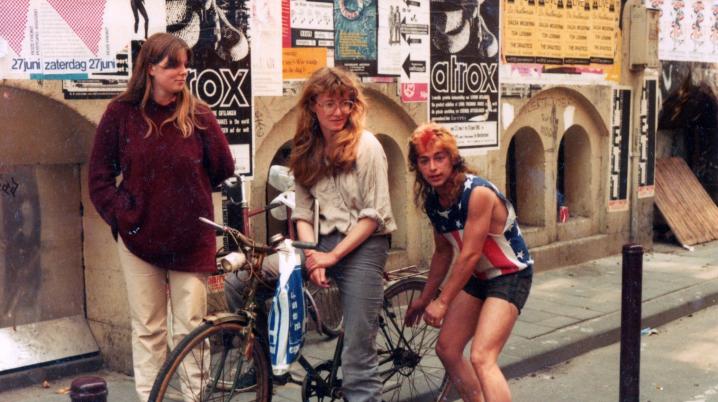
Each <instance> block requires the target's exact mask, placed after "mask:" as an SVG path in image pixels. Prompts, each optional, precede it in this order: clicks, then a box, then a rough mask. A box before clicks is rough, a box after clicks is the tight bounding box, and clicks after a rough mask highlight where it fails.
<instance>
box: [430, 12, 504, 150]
mask: <svg viewBox="0 0 718 402" xmlns="http://www.w3.org/2000/svg"><path fill="white" fill-rule="evenodd" d="M431 7H432V8H431V14H432V15H431V44H432V48H431V93H430V99H429V118H430V119H431V120H433V121H435V122H437V123H441V124H443V125H445V126H447V127H448V128H449V129H450V130H451V131H452V132H453V133H454V134H455V135H456V137H457V142H458V145H459V148H460V149H461V150H462V152H464V153H472V152H473V151H477V150H481V149H489V148H496V147H498V116H499V112H498V111H499V107H498V102H499V90H498V89H499V82H498V81H499V74H498V63H499V40H498V38H499V32H498V22H499V0H485V1H483V2H481V3H479V1H478V0H472V1H466V2H463V3H456V2H454V1H449V0H446V1H433V2H432V3H431Z"/></svg>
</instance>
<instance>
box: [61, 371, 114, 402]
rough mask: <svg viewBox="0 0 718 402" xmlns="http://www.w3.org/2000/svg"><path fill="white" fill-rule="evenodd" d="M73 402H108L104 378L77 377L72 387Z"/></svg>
mask: <svg viewBox="0 0 718 402" xmlns="http://www.w3.org/2000/svg"><path fill="white" fill-rule="evenodd" d="M70 399H71V400H72V402H107V382H105V380H104V379H103V378H102V377H94V376H86V377H77V378H75V379H74V380H72V384H71V385H70Z"/></svg>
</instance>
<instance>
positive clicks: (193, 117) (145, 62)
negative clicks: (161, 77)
mask: <svg viewBox="0 0 718 402" xmlns="http://www.w3.org/2000/svg"><path fill="white" fill-rule="evenodd" d="M182 52H184V53H185V54H186V55H187V60H188V61H189V60H191V59H192V50H191V49H190V48H189V46H187V43H185V41H183V40H182V39H180V38H178V37H176V36H174V35H172V34H168V33H164V32H161V33H156V34H154V35H152V36H150V37H149V38H148V39H147V41H145V43H144V44H143V45H142V48H140V52H139V54H138V55H137V60H136V61H135V66H134V68H133V70H132V78H130V82H129V83H128V84H127V90H125V92H123V93H122V94H120V95H119V96H118V97H117V98H116V100H118V101H122V102H129V103H133V104H135V105H138V106H139V108H140V113H141V114H142V117H143V118H144V119H145V122H147V125H148V128H147V134H146V135H145V137H149V136H150V135H152V133H160V132H161V130H162V127H164V125H165V124H168V123H172V124H174V125H175V127H177V128H178V129H179V130H180V132H181V133H182V136H183V137H185V138H187V137H189V136H190V135H192V133H193V132H194V129H195V127H198V128H203V127H201V126H200V125H199V121H198V119H197V115H198V114H200V112H199V111H198V106H199V105H200V104H202V101H200V100H199V99H197V98H196V97H195V96H194V95H192V93H191V92H190V91H189V89H188V88H187V86H185V87H183V88H182V91H181V92H179V93H178V94H177V100H176V104H177V107H175V111H174V113H172V115H171V116H170V117H168V118H167V119H166V120H165V121H163V122H162V123H161V124H160V126H159V127H157V125H156V124H155V123H154V122H153V121H152V120H151V119H150V118H149V117H148V116H147V113H146V108H147V103H148V102H149V101H150V99H151V98H152V77H151V76H150V74H149V68H150V66H151V65H156V64H159V63H160V62H162V60H164V59H165V58H167V65H168V67H175V66H177V64H179V55H180V54H181V53H182Z"/></svg>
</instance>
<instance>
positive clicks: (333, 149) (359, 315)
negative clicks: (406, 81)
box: [289, 67, 396, 402]
mask: <svg viewBox="0 0 718 402" xmlns="http://www.w3.org/2000/svg"><path fill="white" fill-rule="evenodd" d="M297 109H298V112H299V117H298V121H297V131H296V133H295V135H294V142H293V144H292V153H291V156H290V162H289V164H290V168H291V170H292V172H293V174H294V179H295V191H296V208H295V209H294V210H293V211H292V220H294V221H295V222H296V224H297V234H298V237H299V240H302V241H314V229H313V225H312V223H311V222H312V221H313V211H312V203H313V202H314V201H315V200H317V201H318V205H319V246H318V249H317V250H308V251H305V256H306V263H305V266H306V268H307V271H308V274H309V277H310V279H311V281H312V282H314V283H315V284H317V285H318V286H325V287H326V286H328V282H327V278H332V279H334V280H335V281H336V283H337V286H338V287H339V290H340V292H341V302H342V311H343V313H344V348H343V350H342V356H341V359H342V374H343V379H342V390H343V392H344V397H345V398H346V400H348V401H350V402H359V401H367V402H369V401H371V402H379V401H380V400H381V388H382V383H381V380H380V378H379V373H378V367H377V366H378V358H377V351H376V344H375V338H376V335H377V331H378V317H379V311H380V309H381V305H382V300H383V294H384V282H383V271H384V264H385V262H386V259H387V257H388V250H389V240H388V234H389V233H391V232H392V231H393V230H395V229H396V224H395V222H394V217H393V215H392V212H391V203H390V201H389V180H388V175H387V161H386V155H385V154H384V151H383V149H382V147H381V144H380V143H379V141H378V140H377V139H376V138H375V137H374V135H373V134H371V133H370V132H368V131H366V130H364V116H365V114H366V109H367V104H366V101H365V100H364V95H363V93H362V90H361V87H360V86H359V84H358V80H357V78H356V76H355V75H354V74H352V73H350V72H348V71H346V70H342V69H339V68H327V67H325V68H321V69H319V70H317V71H316V72H315V73H314V74H312V76H311V77H310V78H309V79H308V80H307V82H306V83H305V85H304V89H303V92H302V94H301V96H300V99H299V102H298V105H297Z"/></svg>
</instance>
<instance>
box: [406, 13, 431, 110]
mask: <svg viewBox="0 0 718 402" xmlns="http://www.w3.org/2000/svg"><path fill="white" fill-rule="evenodd" d="M400 17H401V21H400V23H401V26H400V27H399V31H400V32H399V35H400V37H401V47H400V57H399V60H400V61H401V69H400V71H399V73H400V75H399V94H400V97H401V101H402V102H405V103H406V102H426V101H427V100H428V99H429V0H414V1H407V2H405V5H403V6H402V7H401V9H400Z"/></svg>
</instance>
